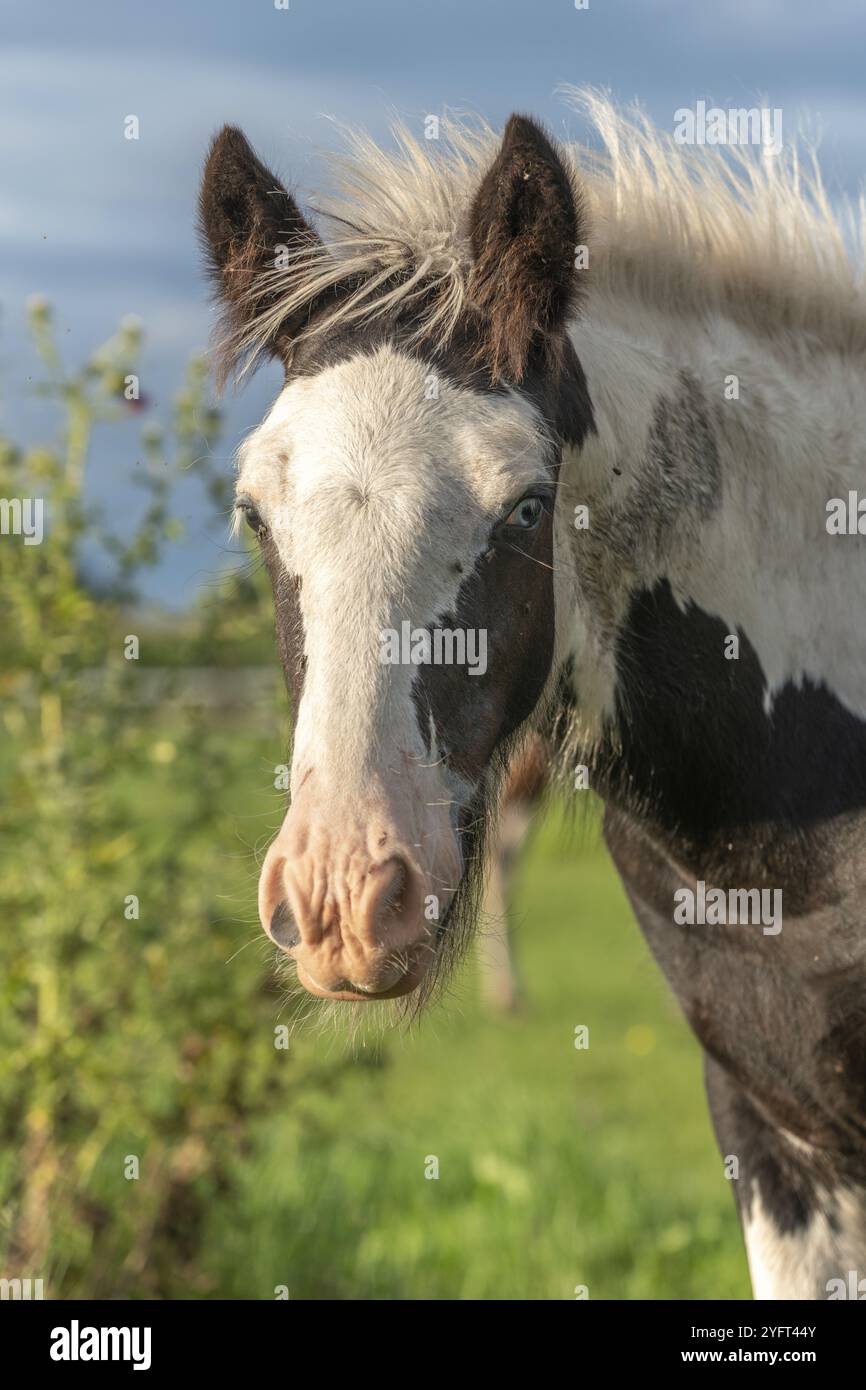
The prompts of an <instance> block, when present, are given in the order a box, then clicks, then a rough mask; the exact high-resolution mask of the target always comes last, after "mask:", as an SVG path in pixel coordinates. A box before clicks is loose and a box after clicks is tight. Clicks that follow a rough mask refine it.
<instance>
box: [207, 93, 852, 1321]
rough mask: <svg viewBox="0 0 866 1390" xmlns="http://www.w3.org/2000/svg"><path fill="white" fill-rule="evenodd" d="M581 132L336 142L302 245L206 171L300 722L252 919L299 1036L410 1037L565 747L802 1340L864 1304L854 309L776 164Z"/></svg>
mask: <svg viewBox="0 0 866 1390" xmlns="http://www.w3.org/2000/svg"><path fill="white" fill-rule="evenodd" d="M589 104H590V106H591V107H592V110H593V114H594V115H595V117H596V120H597V124H598V128H599V130H600V133H601V136H602V141H603V142H604V144H605V146H606V149H605V150H604V151H602V153H601V154H598V153H596V154H592V153H590V152H589V151H587V150H582V149H578V148H573V147H572V148H557V147H556V146H555V145H554V144H553V143H552V142H551V140H550V139H549V138H548V137H547V136H546V135H545V134H544V132H543V131H542V130H541V129H540V128H539V127H538V125H536V124H535V123H534V122H533V121H531V120H529V119H527V118H525V117H522V116H513V117H512V118H511V119H510V120H509V122H508V124H507V126H506V129H505V132H504V134H503V136H502V137H501V139H498V140H497V139H495V138H494V136H493V135H492V133H491V132H489V131H487V130H486V129H484V128H473V129H468V128H465V127H463V128H460V127H457V128H455V129H454V130H453V131H452V132H451V144H450V153H449V154H448V155H439V154H437V153H436V151H435V150H434V149H433V148H432V144H431V145H427V146H426V147H425V146H424V145H421V144H418V143H415V142H414V141H412V140H411V139H410V138H409V137H408V136H406V135H405V134H404V135H403V136H402V137H401V141H400V144H399V148H398V149H397V152H396V153H394V154H389V153H385V152H384V151H382V150H380V149H378V148H376V147H375V146H374V145H372V144H371V143H370V142H369V141H367V140H365V139H363V138H361V137H358V139H357V140H356V143H355V148H354V150H353V152H352V154H351V157H350V158H348V159H347V160H344V161H343V162H342V164H341V166H340V173H339V180H340V182H339V186H338V190H337V194H336V195H335V198H334V199H333V200H332V201H331V202H330V204H328V205H327V206H326V207H325V208H324V209H323V218H322V222H321V227H322V231H321V234H320V232H319V231H317V230H314V228H313V226H312V225H311V223H310V222H308V221H307V220H306V218H305V217H304V216H303V214H302V213H301V211H300V209H299V207H298V205H297V203H296V202H295V201H294V199H293V198H292V197H291V195H290V194H289V193H288V192H286V190H285V189H284V188H283V187H282V186H281V185H280V183H279V182H278V180H277V179H276V178H275V177H274V175H273V174H271V173H270V172H269V171H268V170H267V169H266V168H265V167H264V166H263V165H262V164H261V163H260V162H259V160H258V159H257V158H256V156H255V154H254V153H253V151H252V150H251V148H250V147H249V145H248V144H247V142H246V140H245V139H244V137H243V135H242V134H241V133H240V132H239V131H237V130H234V129H231V128H226V129H225V130H223V132H222V133H221V134H220V135H219V136H218V137H217V139H216V140H215V141H214V144H213V147H212V149H211V151H210V155H209V157H208V161H207V166H206V169H205V174H204V181H203V185H202V190H201V225H202V229H203V236H204V239H205V244H206V247H207V249H208V253H209V257H210V262H211V267H212V270H213V273H214V277H215V282H216V286H217V289H218V292H219V295H220V297H221V299H222V302H223V305H224V309H225V316H226V317H225V328H224V335H223V353H222V365H223V370H224V371H228V370H229V369H231V368H232V367H233V366H235V365H236V364H238V363H240V362H246V363H247V364H249V363H250V362H252V361H254V360H255V359H256V358H257V357H258V356H259V355H260V354H262V353H269V354H273V355H274V356H276V357H277V358H278V359H279V360H280V361H281V362H282V364H283V365H284V368H285V385H284V388H283V389H282V391H281V392H280V395H279V396H278V398H277V400H276V402H275V404H274V406H273V408H272V409H271V411H270V413H269V414H268V416H267V418H266V419H265V421H264V422H263V423H262V424H261V426H260V427H259V428H258V429H257V430H256V431H255V432H254V433H253V434H252V435H251V436H250V437H249V438H248V439H247V440H246V442H245V443H244V445H243V446H242V448H241V451H240V465H239V476H238V484H237V510H238V515H239V516H242V517H244V518H245V519H246V521H247V522H248V523H249V524H250V525H251V526H252V528H253V530H254V531H255V533H256V534H257V536H258V538H259V542H260V544H261V548H262V553H263V556H264V560H265V563H266V565H267V567H268V570H269V572H270V575H271V579H272V581H273V587H274V595H275V607H276V618H277V642H278V647H279V652H280V657H281V660H282V663H283V666H284V668H285V673H286V678H287V682H288V685H289V689H290V693H291V697H292V700H293V704H294V709H295V716H296V718H295V738H294V749H293V762H292V778H291V783H292V785H291V804H290V808H289V810H288V812H287V814H286V818H285V821H284V823H283V826H282V829H281V830H280V832H279V834H278V835H277V837H276V839H275V840H274V842H273V844H272V845H271V847H270V849H269V851H268V854H267V857H266V859H265V862H264V865H263V869H262V873H261V880H260V887H259V910H260V915H261V920H262V925H263V927H264V929H265V931H266V932H268V933H269V935H270V936H271V937H272V938H273V939H274V941H275V942H276V943H277V944H278V945H279V946H280V947H281V948H282V949H283V950H284V951H285V952H287V953H288V954H289V955H290V956H291V957H292V958H293V959H294V961H295V962H296V966H297V973H298V978H299V980H300V981H301V983H302V984H303V985H304V986H305V988H306V989H308V990H309V991H311V992H312V993H313V994H316V995H319V996H321V997H324V998H327V999H336V1000H357V1001H362V1000H366V1001H369V1000H383V999H392V998H396V997H399V996H404V995H409V994H411V992H413V991H417V993H416V994H415V996H414V997H415V998H418V997H423V996H425V995H426V994H429V992H430V989H431V986H432V982H433V981H435V980H437V979H441V977H442V974H443V962H446V961H447V960H448V959H449V958H450V957H453V955H454V954H455V951H456V949H457V947H458V946H459V944H460V941H461V939H462V937H463V936H464V935H465V930H464V929H465V928H466V927H467V926H469V925H471V923H472V920H473V917H474V914H475V910H476V905H477V873H476V872H475V871H476V870H477V868H478V866H479V864H480V863H481V861H482V857H483V843H482V836H483V830H484V827H485V824H486V823H487V821H488V820H489V819H490V815H491V807H492V806H493V804H494V801H495V798H496V792H497V779H498V776H499V771H500V769H501V768H502V767H503V766H506V765H507V763H508V760H509V758H510V757H512V756H513V754H514V752H515V750H516V748H517V747H518V746H519V743H520V740H521V739H522V738H523V737H524V736H525V735H526V734H527V732H528V731H530V730H534V729H539V728H547V727H550V726H551V723H552V724H553V725H554V726H555V727H556V730H557V740H556V742H557V751H556V753H555V757H554V762H555V765H556V767H558V768H559V769H560V770H561V771H563V773H564V774H565V775H566V776H567V778H568V780H569V783H570V784H572V785H577V786H578V787H580V788H581V789H582V788H583V787H585V786H587V785H589V786H592V787H593V788H594V789H595V790H596V791H597V792H598V793H599V794H600V795H601V796H602V797H603V799H604V801H605V803H606V820H605V833H606V837H607V842H608V844H609V846H610V849H611V852H612V854H613V857H614V860H615V862H616V864H617V867H618V869H619V872H620V874H621V876H622V878H623V881H624V883H625V886H626V889H627V891H628V894H629V897H630V899H631V902H632V904H633V906H634V910H635V913H636V916H637V917H638V920H639V922H640V924H641V926H642V928H643V930H644V932H645V933H646V936H647V938H648V941H649V943H650V946H651V948H652V950H653V951H654V953H655V955H656V957H657V959H658V961H659V963H660V965H661V967H662V969H663V970H664V972H665V974H666V975H667V977H668V979H669V981H670V983H671V985H672V988H673V989H674V991H675V993H676V995H677V998H678V1000H679V1002H680V1004H681V1006H682V1008H683V1010H684V1012H685V1014H686V1016H687V1018H688V1019H689V1021H690V1023H691V1026H692V1028H693V1029H694V1031H695V1033H696V1035H697V1037H698V1038H699V1040H700V1042H701V1044H702V1046H703V1049H704V1052H705V1056H706V1070H707V1087H708V1093H709V1098H710V1106H711V1109H712V1114H713V1119H714V1122H715V1126H716V1131H717V1134H718V1138H719V1143H720V1146H721V1150H722V1153H723V1155H724V1156H725V1160H726V1172H727V1174H728V1176H730V1177H731V1178H732V1179H735V1180H734V1181H733V1187H734V1192H735V1195H736V1199H737V1202H738V1205H739V1209H740V1213H741V1217H742V1221H743V1226H744V1231H745V1238H746V1244H747V1249H748V1256H749V1263H750V1267H751V1273H752V1280H753V1285H754V1290H755V1294H756V1296H757V1297H759V1298H776V1297H783V1296H787V1297H795V1298H826V1297H828V1296H835V1294H834V1291H835V1290H836V1289H837V1288H838V1287H840V1286H839V1285H837V1284H836V1283H835V1282H834V1281H837V1280H841V1281H843V1283H845V1284H846V1286H850V1278H851V1274H852V1271H853V1272H855V1274H857V1272H859V1276H864V1275H866V1198H864V1190H866V1003H864V988H866V961H864V956H866V931H864V928H863V925H862V912H861V906H860V904H861V899H862V896H863V893H864V889H866V857H864V834H866V830H864V820H863V807H864V799H866V733H864V730H866V725H864V715H866V644H864V643H863V641H862V639H861V634H860V628H861V626H862V624H861V621H860V613H861V610H862V609H863V604H864V599H866V583H864V578H866V569H864V563H863V556H864V545H866V542H864V539H863V538H862V536H861V535H860V534H858V523H857V517H858V515H859V512H858V510H857V507H856V506H855V508H854V511H853V513H852V514H853V515H854V517H855V521H854V526H853V534H834V533H833V532H834V528H833V527H831V526H830V525H828V524H826V523H827V520H828V511H829V510H832V509H833V508H834V507H836V503H834V499H846V498H848V495H849V492H850V491H851V490H855V502H856V487H857V485H858V481H859V479H860V476H861V472H862V461H861V457H860V450H861V447H862V446H861V441H862V439H863V437H864V432H866V386H864V381H866V377H864V356H866V306H864V296H863V292H862V289H861V288H860V286H859V282H858V281H857V280H856V279H855V276H854V274H853V272H852V270H851V267H850V264H849V260H848V257H847V255H846V251H845V245H844V241H843V238H842V236H841V234H840V232H839V230H838V228H837V226H836V224H835V223H834V221H833V218H832V216H831V214H830V213H829V211H828V209H827V205H826V200H825V198H824V195H823V193H822V191H821V188H820V184H819V183H818V182H817V181H816V179H814V178H811V179H809V178H804V177H803V175H802V173H800V172H798V170H797V169H796V167H794V166H793V165H791V164H790V163H788V162H786V157H785V156H784V155H780V156H779V157H778V159H777V160H776V162H775V164H773V163H772V161H768V160H765V161H764V162H761V161H759V160H752V159H751V158H750V157H749V156H748V155H741V156H738V157H736V158H734V159H729V158H727V157H726V156H724V155H723V154H722V153H720V152H719V151H717V150H715V149H713V150H697V151H692V150H689V149H687V148H686V147H684V146H680V145H677V144H675V143H674V142H673V140H672V139H670V138H669V137H667V136H664V135H660V134H659V133H657V132H655V131H653V130H652V129H651V128H650V127H649V126H648V125H647V124H646V123H645V122H642V121H638V122H635V123H630V122H629V121H628V120H627V119H625V118H623V117H621V116H619V115H618V114H617V113H615V112H614V111H613V110H612V109H610V108H609V107H608V106H606V105H605V104H604V103H603V102H601V101H599V100H598V99H596V98H589ZM836 510H837V511H838V507H836ZM835 514H836V513H835V512H834V515H835ZM864 525H866V523H864ZM835 529H836V530H838V529H839V527H838V526H836V527H835ZM849 529H850V528H849ZM443 652H444V653H445V655H444V656H443ZM449 653H450V656H449V655H448V654H449ZM577 794H578V795H579V794H580V793H579V792H578V793H577ZM779 894H781V899H779V896H778V895H779ZM762 895H763V896H762ZM765 901H773V902H774V903H779V902H781V911H780V912H774V914H773V917H772V921H771V920H770V918H768V917H767V916H766V915H765V914H764V911H763V903H764V902H765ZM855 1283H856V1279H855ZM864 1287H866V1286H864Z"/></svg>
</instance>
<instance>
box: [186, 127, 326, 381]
mask: <svg viewBox="0 0 866 1390" xmlns="http://www.w3.org/2000/svg"><path fill="white" fill-rule="evenodd" d="M198 206H199V229H200V233H201V238H202V243H203V245H204V248H205V254H206V256H207V259H208V263H209V266H210V270H211V273H212V275H213V278H214V281H215V282H216V286H217V289H218V291H219V293H220V296H221V298H222V300H223V303H224V304H225V307H226V320H227V321H226V328H227V329H228V334H227V338H228V340H229V341H232V340H235V339H236V338H237V337H238V336H239V335H240V334H241V333H242V332H243V329H244V327H245V326H246V325H247V324H248V323H250V322H251V321H252V320H253V319H254V318H256V317H258V316H259V315H260V314H261V313H262V312H263V311H265V310H267V309H268V308H270V307H272V306H273V305H275V304H276V303H277V300H278V298H279V293H280V287H279V282H278V280H277V278H276V277H275V276H274V274H273V271H274V269H275V265H276V257H277V254H278V252H277V247H278V246H286V247H288V248H289V249H292V250H294V249H299V248H301V247H305V246H308V247H310V248H313V247H315V246H318V245H320V244H321V243H320V241H319V237H318V236H317V235H316V233H315V231H314V230H313V228H312V227H311V226H310V225H309V224H308V223H307V222H306V221H305V220H304V217H303V214H302V213H301V211H300V209H299V208H298V205H297V203H296V202H295V200H294V198H292V196H291V194H289V193H287V192H286V190H285V188H284V187H283V185H282V184H281V183H280V181H279V179H278V178H276V177H275V175H274V174H272V173H271V172H270V170H269V169H267V168H266V167H265V165H264V164H262V162H261V160H260V159H258V158H257V157H256V155H255V154H254V153H253V150H252V148H251V146H250V144H249V142H248V141H247V139H246V136H245V135H244V134H243V132H242V131H240V130H238V129H237V128H236V127H235V126H228V125H227V126H224V127H223V129H222V130H221V131H220V133H219V135H217V137H216V138H215V140H214V142H213V144H212V145H211V148H210V152H209V154H208V157H207V162H206V164H205V167H204V174H203V176H202V182H201V190H200V192H199V205H198ZM292 327H293V325H292V324H289V323H285V324H281V326H280V329H279V331H278V334H277V336H276V337H275V338H274V340H273V344H272V347H273V351H274V352H275V353H278V354H279V353H280V352H281V345H282V344H283V342H284V340H285V339H288V338H289V337H290V336H291V333H292ZM221 365H222V375H225V372H226V371H227V370H228V369H229V367H230V366H231V363H230V362H223V363H222V364H221Z"/></svg>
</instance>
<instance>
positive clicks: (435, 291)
mask: <svg viewBox="0 0 866 1390" xmlns="http://www.w3.org/2000/svg"><path fill="white" fill-rule="evenodd" d="M566 95H567V99H568V101H569V103H570V105H572V106H573V107H574V108H575V109H577V110H579V111H580V112H581V113H582V114H583V115H585V116H586V117H587V118H588V119H589V121H590V123H591V127H592V129H593V131H594V134H595V136H596V139H597V144H595V145H592V146H590V145H579V144H575V143H568V144H561V148H562V150H563V153H564V155H565V157H566V159H567V160H568V161H569V163H570V166H571V172H572V175H573V178H574V180H575V185H576V187H578V188H579V189H580V190H581V191H582V197H583V204H584V207H585V209H586V211H587V213H588V220H589V227H590V231H589V269H588V272H587V296H586V297H585V299H584V312H585V314H586V315H587V317H589V318H591V317H592V313H593V298H594V297H600V296H604V295H607V296H616V297H618V298H622V299H627V298H630V299H632V300H635V301H638V302H639V303H642V304H644V305H647V306H650V307H655V308H658V309H661V310H664V311H666V312H672V311H673V312H676V313H677V314H693V315H700V316H705V315H711V314H714V313H720V314H723V315H725V316H727V317H728V318H730V319H733V320H735V321H736V322H738V323H741V324H743V325H744V326H745V327H747V328H748V329H750V330H752V331H753V332H755V333H756V334H759V335H761V336H763V337H768V336H769V337H771V338H774V339H776V340H778V341H779V342H780V343H785V342H790V341H792V340H793V339H796V338H797V336H798V335H808V336H809V338H810V339H811V340H812V341H813V342H816V343H817V344H818V345H819V346H820V347H823V348H825V349H827V350H832V351H838V352H843V353H861V352H864V351H866V288H864V277H863V263H864V249H863V248H864V241H866V238H864V228H866V206H864V202H863V199H862V197H861V199H860V201H859V203H858V205H857V206H856V208H855V207H852V206H851V205H845V207H844V208H843V210H842V213H841V214H840V215H838V216H837V214H836V213H835V212H834V211H833V208H832V207H831V204H830V201H829V199H828V196H827V193H826V190H825V188H824V185H823V182H822V179H821V174H820V170H819V167H818V163H817V158H816V155H815V152H814V150H813V149H812V148H808V147H807V148H806V149H805V153H804V150H803V148H802V147H801V146H799V145H798V144H796V143H794V144H789V145H787V146H786V147H785V148H784V149H783V150H782V152H780V153H778V154H775V155H771V154H769V153H767V152H764V151H763V150H762V149H761V148H760V147H756V146H754V145H741V146H733V147H728V148H721V147H719V146H706V145H703V146H697V147H695V146H686V145H681V144H677V143H676V141H675V140H674V138H673V136H672V135H671V134H670V133H668V132H666V131H662V130H659V129H657V128H656V127H655V126H653V125H652V123H651V122H650V120H649V119H648V117H647V116H646V115H645V114H644V113H643V112H642V111H641V110H640V109H639V108H632V109H629V110H626V111H621V110H619V109H617V108H616V107H615V106H614V105H613V103H612V102H611V100H610V99H609V97H608V96H606V95H605V94H603V93H600V92H597V91H593V90H576V89H573V88H567V89H566ZM393 134H394V148H393V149H389V150H386V149H383V148H382V147H381V146H379V145H377V144H376V143H375V142H374V141H373V140H372V139H371V138H370V137H369V136H367V135H365V134H364V133H358V132H355V131H351V130H348V131H346V132H345V136H346V149H345V150H344V151H343V152H341V153H339V154H330V155H328V156H327V159H328V163H329V165H330V169H331V173H332V176H333V192H332V193H331V194H330V195H328V196H327V197H325V198H323V199H321V200H320V201H319V202H318V203H317V204H316V206H315V208H314V210H315V211H316V212H317V213H318V214H319V218H320V227H319V230H320V232H321V234H322V237H323V244H322V245H321V246H320V247H315V248H313V249H309V248H305V249H304V250H302V251H300V252H296V253H292V252H289V253H288V255H287V257H286V260H287V264H286V265H284V266H283V268H281V269H275V270H272V271H268V272H267V273H266V274H264V275H263V276H261V277H260V278H259V281H258V282H257V284H256V285H255V286H254V288H253V291H252V292H251V293H252V296H253V298H254V300H258V299H259V296H261V299H260V300H259V302H264V303H266V306H267V307H266V308H264V309H262V310H261V311H259V312H254V313H253V315H252V318H251V319H250V320H248V322H247V326H246V327H245V329H243V330H242V331H241V333H240V335H239V337H238V338H237V339H236V340H235V341H233V342H232V343H230V344H225V345H223V346H224V348H225V350H226V352H227V355H229V356H231V357H234V358H236V359H237V358H238V357H240V358H246V359H247V360H248V361H250V360H254V359H255V358H256V357H257V356H258V354H259V353H260V352H261V351H262V350H263V349H265V348H266V347H267V345H268V344H269V343H270V342H271V340H272V339H273V338H274V336H275V335H276V333H277V331H278V328H279V325H280V323H281V322H282V320H283V319H285V318H288V317H289V316H291V315H292V314H297V311H298V310H299V309H303V308H304V307H305V306H306V305H308V304H310V303H312V302H313V301H314V300H320V298H321V296H322V295H323V293H326V292H327V291H329V290H331V289H333V288H336V287H338V286H343V287H345V286H348V287H349V288H348V289H345V288H344V289H343V292H342V293H339V294H336V295H334V296H333V305H334V307H333V308H332V309H327V310H326V311H325V312H324V313H323V314H319V315H317V316H315V317H312V318H311V320H310V323H309V325H308V327H307V328H306V329H305V330H303V332H302V335H301V336H309V335H316V334H321V333H324V332H327V331H329V330H330V329H331V328H333V327H335V326H338V325H345V324H348V323H352V322H355V323H359V322H363V321H369V320H373V319H375V318H377V317H380V316H383V315H386V314H390V313H393V312H395V311H398V310H399V311H404V312H405V314H406V316H407V317H409V318H410V319H411V318H412V316H413V315H414V316H415V318H416V321H417V331H418V336H419V337H421V336H423V337H425V338H426V339H427V340H428V341H429V340H431V339H432V340H434V341H440V342H442V343H445V342H447V339H448V337H449V335H450V334H451V333H452V332H453V331H454V329H455V327H456V325H457V323H458V321H459V319H460V317H461V314H463V313H464V312H465V310H466V309H467V308H469V307H470V299H469V293H470V291H469V286H470V267H471V252H470V246H469V239H468V229H467V215H468V211H469V208H470V206H471V202H472V198H473V195H474V192H475V190H476V188H477V187H478V184H479V182H480V180H481V178H482V176H483V174H484V173H485V171H486V169H487V168H488V167H489V165H490V163H491V161H492V159H493V156H494V152H495V150H496V148H497V143H498V137H497V135H496V133H495V132H494V131H493V130H492V129H491V128H490V127H489V126H488V125H486V124H485V123H483V122H482V121H480V120H477V119H468V118H465V117H455V116H449V117H445V118H443V119H442V121H441V126H440V131H439V138H438V139H431V140H418V139H416V138H415V137H414V136H413V135H412V134H410V132H409V131H407V130H406V128H405V127H404V126H401V125H397V126H395V127H394V131H393ZM275 287H278V288H279V290H280V293H279V294H277V295H274V294H273V290H274V288H275ZM264 290H267V291H269V293H268V294H262V291H264Z"/></svg>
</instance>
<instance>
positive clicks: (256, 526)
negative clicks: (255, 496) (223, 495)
mask: <svg viewBox="0 0 866 1390" xmlns="http://www.w3.org/2000/svg"><path fill="white" fill-rule="evenodd" d="M235 507H236V509H237V510H238V511H239V512H240V513H241V516H242V517H243V519H244V521H245V522H246V523H247V526H249V528H250V530H251V531H255V533H256V535H257V536H263V535H264V534H265V532H266V531H267V529H268V528H267V526H266V525H265V523H264V522H263V521H262V518H261V516H260V515H259V513H258V511H257V510H256V507H255V504H254V503H253V501H252V500H251V499H250V498H249V497H239V498H238V500H237V501H236V502H235Z"/></svg>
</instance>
